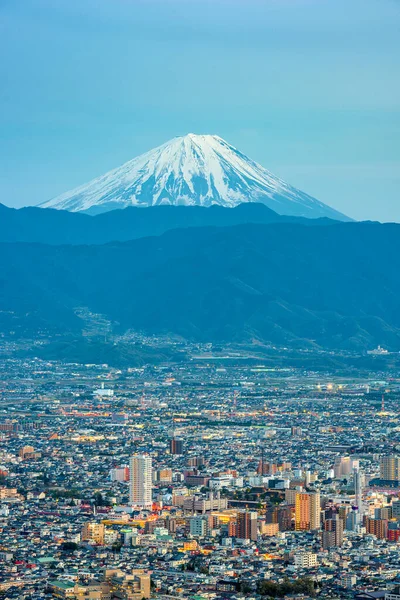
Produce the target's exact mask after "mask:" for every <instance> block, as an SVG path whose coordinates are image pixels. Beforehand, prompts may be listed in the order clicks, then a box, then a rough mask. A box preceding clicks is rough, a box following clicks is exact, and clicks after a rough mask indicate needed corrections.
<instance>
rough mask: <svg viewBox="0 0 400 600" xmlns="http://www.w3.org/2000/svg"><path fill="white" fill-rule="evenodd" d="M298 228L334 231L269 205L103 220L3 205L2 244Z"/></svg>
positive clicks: (132, 211)
mask: <svg viewBox="0 0 400 600" xmlns="http://www.w3.org/2000/svg"><path fill="white" fill-rule="evenodd" d="M280 222H282V223H285V222H295V223H301V224H303V225H308V226H320V225H329V224H331V223H333V222H334V221H331V220H329V219H326V218H321V219H305V218H303V217H289V216H285V215H278V214H277V213H275V212H274V211H272V210H271V209H270V208H268V207H267V206H266V205H265V204H257V203H253V202H248V203H242V204H239V205H238V206H236V207H235V208H232V209H228V208H224V207H222V206H218V205H213V206H211V207H208V208H206V207H201V206H187V207H184V206H153V207H149V208H146V209H143V208H137V207H127V208H125V209H123V210H114V211H110V212H107V213H101V214H99V215H94V216H92V215H88V214H86V213H80V212H78V213H73V212H69V211H65V210H55V209H51V208H47V209H42V208H37V207H32V206H30V207H25V208H20V209H14V208H9V207H7V206H5V205H4V204H0V241H2V242H43V243H48V244H55V245H59V244H104V243H107V242H111V241H122V242H123V241H128V240H131V239H137V238H140V237H147V236H152V235H161V234H163V233H165V232H166V231H168V230H169V229H179V228H182V227H199V226H220V227H221V226H231V225H239V224H241V223H265V224H266V223H280Z"/></svg>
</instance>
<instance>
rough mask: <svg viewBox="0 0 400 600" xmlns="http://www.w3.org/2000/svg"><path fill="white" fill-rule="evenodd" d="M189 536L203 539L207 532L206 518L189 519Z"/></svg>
mask: <svg viewBox="0 0 400 600" xmlns="http://www.w3.org/2000/svg"><path fill="white" fill-rule="evenodd" d="M189 526H190V534H191V535H193V536H194V537H205V536H206V535H207V531H208V520H207V518H206V517H203V516H201V517H200V516H199V517H192V518H191V519H190V525H189Z"/></svg>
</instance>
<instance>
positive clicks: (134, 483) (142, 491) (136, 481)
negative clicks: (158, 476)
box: [129, 455, 152, 508]
mask: <svg viewBox="0 0 400 600" xmlns="http://www.w3.org/2000/svg"><path fill="white" fill-rule="evenodd" d="M151 466H152V461H151V458H150V456H146V455H135V456H131V458H130V461H129V475H130V485H129V502H130V503H131V504H135V505H137V506H141V507H142V508H151V506H152V497H151V490H152V468H151Z"/></svg>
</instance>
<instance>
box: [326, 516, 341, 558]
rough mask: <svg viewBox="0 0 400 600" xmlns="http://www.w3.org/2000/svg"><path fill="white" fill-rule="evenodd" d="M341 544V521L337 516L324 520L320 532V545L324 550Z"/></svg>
mask: <svg viewBox="0 0 400 600" xmlns="http://www.w3.org/2000/svg"><path fill="white" fill-rule="evenodd" d="M342 544H343V520H342V519H341V518H340V517H339V515H334V516H333V518H332V519H326V521H325V523H324V531H323V532H322V545H323V548H324V550H327V549H328V548H335V547H339V546H341V545H342Z"/></svg>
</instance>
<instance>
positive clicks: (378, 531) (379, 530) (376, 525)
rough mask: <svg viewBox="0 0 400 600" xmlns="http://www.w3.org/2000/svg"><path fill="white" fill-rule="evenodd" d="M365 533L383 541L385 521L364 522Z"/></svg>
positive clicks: (368, 520)
mask: <svg viewBox="0 0 400 600" xmlns="http://www.w3.org/2000/svg"><path fill="white" fill-rule="evenodd" d="M365 527H366V529H367V533H371V534H373V535H375V536H376V537H377V538H378V539H379V540H384V539H385V538H386V537H387V531H388V522H387V520H386V519H370V518H369V517H367V518H366V520H365Z"/></svg>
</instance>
